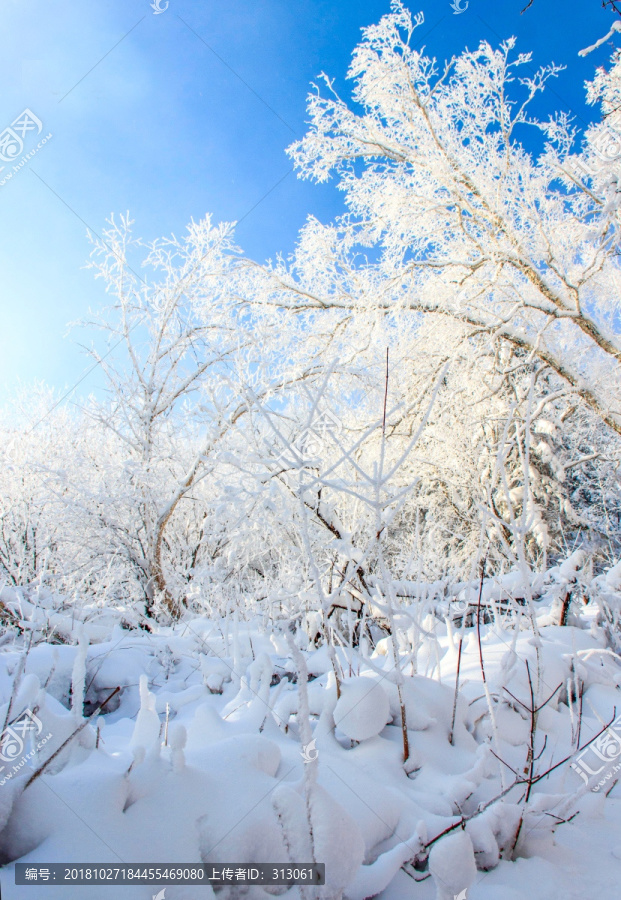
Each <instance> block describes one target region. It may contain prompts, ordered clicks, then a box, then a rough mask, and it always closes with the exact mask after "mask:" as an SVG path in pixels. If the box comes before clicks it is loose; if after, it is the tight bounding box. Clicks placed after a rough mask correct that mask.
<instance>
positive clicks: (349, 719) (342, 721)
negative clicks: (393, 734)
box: [334, 678, 391, 741]
mask: <svg viewBox="0 0 621 900" xmlns="http://www.w3.org/2000/svg"><path fill="white" fill-rule="evenodd" d="M390 718H391V715H390V703H389V700H388V695H387V694H386V691H385V690H384V688H383V687H382V685H381V684H379V683H378V682H374V681H372V679H370V678H352V679H350V680H349V681H346V682H344V683H343V685H342V687H341V696H340V697H339V699H338V701H337V704H336V706H335V708H334V721H335V723H336V725H337V727H338V728H340V730H341V731H342V732H343V734H345V735H347V737H348V738H351V740H353V741H366V740H368V739H369V738H372V737H376V736H377V735H378V734H379V733H380V731H382V729H383V728H384V726H385V725H386V724H387V722H388V721H389V720H390Z"/></svg>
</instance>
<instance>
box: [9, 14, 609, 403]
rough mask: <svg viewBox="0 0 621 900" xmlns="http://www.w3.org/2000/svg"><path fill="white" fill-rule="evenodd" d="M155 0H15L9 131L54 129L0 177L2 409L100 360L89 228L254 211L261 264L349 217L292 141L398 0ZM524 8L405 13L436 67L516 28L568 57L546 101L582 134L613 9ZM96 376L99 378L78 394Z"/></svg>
mask: <svg viewBox="0 0 621 900" xmlns="http://www.w3.org/2000/svg"><path fill="white" fill-rule="evenodd" d="M150 2H151V0H89V2H85V0H2V5H1V6H0V47H1V52H0V83H1V84H2V91H1V92H0V131H2V130H3V129H4V128H6V127H7V126H9V125H10V124H11V123H12V122H13V121H14V119H15V118H16V117H18V116H19V114H20V113H21V112H22V111H23V110H24V109H25V108H26V107H28V108H29V109H31V110H32V112H33V113H34V114H35V115H36V116H37V117H38V118H39V119H40V120H41V121H42V123H43V131H42V133H41V136H40V137H43V136H45V135H46V134H48V133H49V132H51V133H52V134H53V137H52V139H51V140H50V141H49V142H48V143H47V144H46V145H45V146H43V147H42V148H41V149H40V150H39V151H38V152H37V154H36V155H35V156H34V157H33V158H32V159H31V160H29V161H28V163H27V164H26V165H25V166H24V167H23V168H22V169H21V170H20V171H19V173H17V174H16V175H15V176H14V177H13V178H12V179H11V180H10V181H8V182H7V183H6V184H4V185H3V186H2V187H0V270H1V280H0V286H1V294H0V297H1V299H0V304H1V319H0V323H1V324H0V402H2V398H3V395H4V396H6V395H7V394H8V393H10V392H12V391H13V390H14V388H15V386H16V384H17V381H18V379H19V380H21V382H22V383H26V384H29V383H31V382H32V381H33V380H35V379H42V380H44V381H46V382H47V383H48V384H50V385H53V386H54V387H56V388H58V389H63V388H65V387H66V386H71V385H72V384H73V383H74V382H75V381H77V379H78V378H79V377H80V375H81V373H82V372H83V371H84V369H85V367H86V366H87V360H86V359H85V357H84V356H83V355H82V354H81V352H80V350H79V348H78V347H77V346H76V345H75V343H74V339H73V338H72V337H66V334H67V328H66V325H67V323H68V322H69V321H71V320H75V319H79V318H80V317H82V316H84V315H85V314H86V312H87V310H88V308H89V306H91V307H98V306H100V305H101V304H102V303H103V302H104V300H105V296H104V294H103V286H102V283H101V282H95V281H94V279H93V276H92V274H91V273H90V272H89V271H86V270H84V269H83V268H82V267H83V265H84V263H85V261H86V259H87V257H88V253H89V246H88V243H87V240H86V227H87V226H88V227H90V228H91V229H92V230H94V231H97V232H99V231H100V230H101V228H102V227H103V226H104V223H105V219H106V218H107V217H108V216H109V215H110V213H112V212H114V213H120V212H125V211H126V210H129V211H130V213H131V214H132V216H133V218H134V219H135V220H136V229H137V231H138V232H139V233H140V234H142V235H143V236H144V237H145V238H148V239H153V238H155V237H158V236H160V235H164V234H167V233H170V232H171V231H175V232H176V233H177V234H179V233H181V232H183V230H184V228H185V225H186V223H187V222H188V221H189V220H190V219H191V218H195V219H197V218H200V217H202V216H203V215H204V214H205V213H206V212H211V213H212V214H213V215H214V218H215V220H227V221H232V220H239V219H242V217H244V216H245V218H244V220H243V222H241V224H240V226H239V229H238V232H237V239H238V243H239V244H240V245H241V246H242V248H243V250H244V251H245V252H246V253H247V254H249V255H251V256H253V257H254V258H256V259H261V260H263V259H265V258H267V257H271V256H274V255H275V254H276V253H277V252H279V251H282V252H289V251H290V250H291V249H292V248H293V245H294V242H295V237H296V233H297V231H298V229H299V228H300V226H301V225H302V224H303V222H304V219H305V218H306V216H307V215H308V214H309V213H312V214H314V215H316V216H318V217H319V218H320V219H322V220H323V221H327V220H330V219H331V218H333V217H334V216H335V215H337V214H338V213H339V212H340V210H341V204H342V196H341V194H340V193H339V192H337V191H336V190H335V189H334V187H333V186H332V185H325V186H316V185H312V184H309V183H308V182H301V181H299V180H298V179H297V178H296V176H295V174H289V175H287V174H286V173H287V172H288V171H289V169H290V168H291V166H290V162H289V160H288V157H287V156H286V155H285V148H286V147H287V146H288V145H289V144H290V143H291V141H292V140H293V139H294V138H295V137H296V136H301V135H302V134H303V133H304V128H305V126H304V122H305V101H306V95H307V93H308V88H309V83H310V81H311V80H313V79H314V78H315V77H316V76H317V75H318V73H319V72H321V71H322V70H323V71H326V72H327V73H328V74H330V75H331V76H334V77H335V78H336V79H337V85H339V91H340V93H342V94H346V92H347V86H346V84H345V82H344V77H345V72H346V69H347V66H348V63H349V59H350V55H351V51H352V50H353V48H354V46H355V44H356V43H357V42H358V41H359V38H360V29H361V28H362V27H363V26H365V25H368V24H371V23H373V22H376V21H378V20H379V18H380V17H381V16H382V15H383V14H384V13H386V12H387V11H388V9H389V2H388V0H355V2H354V0H341V2H338V0H333V2H328V0H209V2H202V0H192V2H191V0H169V7H168V9H167V10H166V12H164V13H162V14H160V15H155V14H154V10H153V9H152V8H151V6H150ZM525 2H526V0H470V3H469V6H468V9H467V10H466V12H464V13H463V14H461V15H455V14H454V12H453V9H452V8H451V5H450V2H449V0H408V5H409V6H410V8H411V9H412V11H413V12H417V11H418V10H420V9H422V10H423V12H424V13H425V18H426V22H425V25H424V26H423V27H422V28H421V30H420V37H421V39H423V43H424V44H425V45H426V47H427V50H428V52H429V53H430V54H431V55H434V56H436V57H438V58H440V59H444V58H445V57H449V56H451V55H452V54H455V53H459V52H460V51H461V50H462V49H463V48H464V47H466V46H468V47H474V46H476V45H477V44H478V42H479V40H481V39H482V38H483V39H487V40H489V41H490V42H491V43H495V44H497V43H498V42H499V41H500V40H501V39H504V38H506V37H508V36H510V35H513V34H515V35H517V37H518V39H519V43H518V49H519V50H521V51H527V50H528V51H533V54H534V59H533V64H534V65H536V66H538V65H540V64H543V63H547V62H550V61H554V62H556V63H562V64H565V65H566V66H567V70H566V71H565V72H564V73H563V74H562V75H561V76H560V77H559V78H558V79H557V81H556V82H555V83H554V84H553V90H552V91H548V92H546V97H545V100H544V103H543V108H545V109H547V110H548V111H552V110H553V109H555V108H562V109H565V110H568V111H570V112H572V113H573V114H574V116H575V117H576V124H577V125H578V126H583V125H584V124H585V123H586V122H588V121H590V120H591V119H592V118H593V117H594V116H595V115H596V112H595V111H594V110H593V109H592V108H590V107H587V106H586V105H585V102H584V88H583V85H584V81H585V79H586V78H590V77H591V76H592V74H593V70H594V68H595V66H596V65H602V64H604V63H606V62H607V60H608V57H609V54H610V47H603V48H602V49H600V50H598V51H597V52H595V53H593V54H591V56H589V57H587V58H586V59H581V58H579V57H578V56H577V53H578V50H579V49H581V48H582V47H584V46H585V45H588V44H591V43H593V42H594V41H595V40H596V39H597V38H599V37H601V36H602V35H603V34H605V32H606V31H607V30H608V27H609V26H610V24H611V23H612V21H613V15H612V14H611V13H610V12H607V11H605V10H603V9H602V8H601V3H600V0H565V2H563V3H561V2H558V0H535V2H534V4H533V6H532V8H531V9H530V10H528V11H527V12H526V13H525V14H524V15H520V9H521V7H522V6H523V5H525ZM464 4H465V0H461V5H462V6H463V5H464ZM160 5H161V6H165V0H160ZM115 45H116V46H115ZM39 139H40V138H39ZM26 140H27V143H26V149H29V148H30V147H32V146H34V141H33V139H32V137H31V136H30V135H27V136H26ZM5 172H6V170H5ZM5 172H0V180H1V179H2V177H3V175H4V174H5ZM35 173H36V174H35ZM283 176H286V177H285V178H284V180H282V181H281V182H280V184H278V182H279V180H280V179H282V178H283ZM266 195H267V196H266ZM262 198H263V199H262ZM259 201H261V202H259ZM257 203H258V204H259V205H258V206H256V208H255V209H254V210H252V212H250V210H251V209H252V207H254V206H255V204H257ZM247 214H248V215H247ZM76 337H77V336H76ZM100 383H101V378H100V377H98V376H97V373H95V374H93V375H91V376H89V378H88V379H87V380H86V381H85V382H84V383H83V384H82V385H81V387H80V388H79V390H78V393H77V395H76V396H79V395H80V394H83V393H84V392H86V391H88V390H90V389H96V388H97V385H98V384H100Z"/></svg>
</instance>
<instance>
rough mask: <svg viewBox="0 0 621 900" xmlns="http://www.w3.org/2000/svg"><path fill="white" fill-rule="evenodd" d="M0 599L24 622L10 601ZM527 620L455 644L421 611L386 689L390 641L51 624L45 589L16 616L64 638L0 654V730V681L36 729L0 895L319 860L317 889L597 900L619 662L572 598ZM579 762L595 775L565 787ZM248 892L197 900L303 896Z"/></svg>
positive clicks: (610, 846) (226, 629)
mask: <svg viewBox="0 0 621 900" xmlns="http://www.w3.org/2000/svg"><path fill="white" fill-rule="evenodd" d="M558 581H559V575H558V572H557V583H558ZM552 593H553V592H552ZM550 596H551V594H550V593H549V594H548V599H549V597H550ZM4 597H5V600H6V601H7V604H8V606H9V607H11V608H13V609H14V610H16V611H17V612H18V613H19V615H21V616H22V617H23V618H24V621H25V620H26V618H27V617H28V616H30V621H31V622H32V621H33V614H32V610H31V609H30V608H29V607H28V604H27V602H26V601H24V600H23V599H22V600H21V601H20V599H19V597H17V595H16V594H12V595H11V597H9V596H8V593H7V592H6V591H5V594H4ZM408 602H409V601H408ZM20 603H21V605H20ZM46 603H47V604H48V609H47V611H45V606H46ZM535 606H536V613H537V619H538V622H539V626H540V629H539V630H540V638H539V639H537V638H536V637H535V635H534V634H533V631H532V630H531V627H530V624H529V623H528V619H527V617H526V616H525V615H523V617H522V620H521V625H520V624H519V623H517V620H516V618H515V617H513V618H512V619H511V620H510V621H509V620H505V621H504V624H503V625H502V626H501V625H500V624H498V625H482V626H481V629H480V637H481V640H480V647H479V639H478V629H477V627H476V624H475V625H474V626H473V627H464V629H463V630H462V631H461V632H460V631H458V630H457V629H455V628H451V627H449V626H448V625H447V622H446V621H442V620H441V619H440V618H438V617H435V618H434V617H432V616H431V615H428V616H427V617H426V618H425V619H424V620H423V621H422V623H421V625H420V627H421V628H422V631H423V632H424V635H425V639H424V640H423V641H422V642H418V651H417V653H414V652H413V650H412V647H414V646H416V643H415V642H413V641H412V640H411V635H410V637H409V638H408V631H407V629H406V628H404V627H396V629H395V630H396V632H397V634H398V641H397V643H398V647H397V651H398V654H399V659H400V664H401V672H402V677H401V678H399V677H398V676H396V674H395V673H396V670H395V665H394V648H393V643H392V641H391V639H390V637H385V638H383V639H382V640H380V641H379V643H378V644H377V646H376V648H375V649H374V650H370V649H369V648H368V647H367V646H365V645H361V646H360V647H358V648H356V649H351V648H346V647H338V648H335V652H334V653H333V654H330V653H329V652H328V649H327V648H326V647H325V646H320V647H319V648H315V646H314V645H313V643H312V642H310V641H309V640H308V638H307V636H306V635H305V633H304V632H303V631H302V630H298V631H297V633H296V634H295V636H293V635H292V634H291V632H290V631H288V630H287V629H286V628H284V627H283V629H282V630H280V631H278V630H276V631H272V632H271V633H270V632H269V630H267V629H266V628H265V627H264V624H265V623H263V622H262V621H261V620H260V619H258V618H252V619H249V620H246V621H243V620H242V619H241V618H239V619H238V618H230V619H229V620H222V621H213V620H209V619H207V618H200V617H195V618H188V619H186V620H184V621H182V622H180V623H178V624H176V625H175V626H174V627H173V626H171V627H159V628H156V629H155V630H154V632H153V633H148V632H146V631H140V630H128V629H126V628H123V627H122V626H121V624H120V621H119V615H118V614H117V613H114V612H112V611H104V612H102V613H100V614H99V619H98V620H97V619H96V618H95V617H94V616H93V615H89V614H88V611H86V613H85V617H86V619H87V621H85V622H77V621H73V622H72V621H71V618H70V617H68V618H67V619H63V617H62V615H60V614H58V613H56V612H53V599H52V598H48V600H47V601H42V602H41V604H39V606H38V613H37V615H38V616H39V617H40V616H47V617H48V618H49V616H50V615H51V616H55V617H56V618H55V620H54V621H55V625H56V627H57V629H58V633H62V632H63V629H66V633H72V635H73V643H56V644H54V643H51V642H49V641H39V642H38V643H36V642H33V646H32V647H31V648H30V650H29V652H28V654H27V659H26V660H25V667H24V672H23V675H22V676H21V677H19V673H20V671H21V667H22V664H23V660H24V659H25V656H24V652H23V641H22V640H20V639H16V640H15V642H13V643H10V642H7V641H5V644H4V647H3V652H2V655H1V656H0V691H1V695H0V696H1V698H2V702H3V706H2V707H1V708H0V715H1V716H2V721H4V718H5V716H6V712H7V704H8V702H9V699H10V697H11V693H12V685H13V683H14V682H15V680H16V678H17V679H18V680H19V684H18V688H17V690H16V691H15V692H14V695H13V700H12V706H11V713H10V716H9V719H10V721H15V720H16V719H19V716H20V714H22V713H23V711H24V710H30V711H32V713H33V714H34V715H35V716H36V719H37V720H38V722H39V725H40V728H39V731H38V732H36V729H34V730H31V732H29V735H30V737H29V738H28V739H26V738H25V741H26V744H27V746H24V748H23V749H22V753H21V755H20V756H19V757H18V756H15V759H16V760H17V759H18V758H21V757H22V756H24V755H28V756H29V758H28V759H27V761H26V763H25V764H24V765H22V766H21V768H19V770H18V771H17V772H15V773H14V774H13V775H10V772H11V769H12V766H11V765H10V764H9V763H5V767H6V768H5V771H4V772H2V773H0V829H2V830H1V831H0V853H1V857H2V861H3V863H5V867H4V869H3V870H2V873H1V875H0V877H1V879H2V888H3V897H5V898H8V900H22V898H23V900H28V898H35V897H38V896H40V897H45V898H49V900H60V898H65V897H66V896H68V890H69V894H70V895H71V896H75V897H82V896H83V897H85V898H92V900H99V898H102V900H103V898H110V897H111V896H112V895H114V897H115V900H116V898H121V900H124V898H127V900H129V898H136V900H139V898H144V900H147V898H152V897H153V894H154V893H155V889H154V887H153V886H151V885H142V886H129V887H119V886H115V887H114V888H111V887H109V886H102V887H97V886H90V887H73V888H71V889H67V888H66V887H61V886H53V885H45V886H43V885H39V886H35V885H34V884H30V885H28V886H25V887H17V886H15V884H14V881H15V878H14V868H13V867H14V863H15V862H25V863H29V862H30V863H34V862H38V863H50V862H67V863H86V862H109V863H118V862H119V861H121V860H122V861H125V862H153V863H163V862H168V863H173V862H184V863H188V862H200V861H203V862H206V863H213V864H225V863H233V862H238V863H239V862H246V863H253V862H270V863H271V862H274V863H277V862H280V863H286V862H287V861H292V862H311V861H312V859H313V858H314V860H315V861H317V862H323V863H325V864H326V882H327V883H326V887H325V888H323V889H322V890H321V893H320V894H319V895H318V896H321V897H331V898H339V897H343V898H349V900H363V898H366V897H371V896H380V897H381V898H383V900H398V898H406V897H412V898H420V900H427V898H428V900H432V898H434V897H437V898H441V900H453V898H454V897H456V896H462V897H465V896H467V897H469V898H471V900H492V898H493V900H497V898H498V900H519V898H528V900H534V898H541V900H552V898H557V897H558V898H563V900H568V898H578V897H580V898H584V897H585V896H588V897H598V898H599V900H613V898H615V900H616V898H617V897H618V896H619V883H618V882H619V877H618V876H619V872H620V871H621V867H620V865H619V861H620V860H621V850H620V849H619V846H620V844H619V837H620V836H621V792H620V790H619V787H618V785H616V781H615V779H616V778H617V777H618V776H617V775H616V774H614V773H613V774H612V775H611V776H610V777H609V779H608V781H603V777H605V776H606V774H607V773H608V772H609V771H612V770H613V769H614V766H615V765H616V764H617V763H618V762H621V727H620V726H619V725H615V724H614V719H615V717H616V715H617V710H618V709H619V708H621V703H620V692H619V685H620V684H621V667H620V666H619V659H618V657H616V656H615V654H614V653H612V651H610V650H609V649H607V646H606V641H605V638H604V633H603V631H602V629H601V628H600V627H599V625H598V624H597V611H596V607H595V605H594V604H589V605H587V606H585V607H584V610H583V611H582V612H581V613H580V615H577V614H572V622H573V624H571V625H567V626H564V627H561V626H559V625H557V624H552V622H553V621H554V616H555V605H554V602H552V603H546V601H545V598H544V600H542V601H539V602H538V603H536V604H535ZM42 610H43V611H42ZM404 616H405V613H404ZM34 618H36V617H34ZM400 625H401V626H403V625H404V623H403V622H401V623H400V622H399V621H398V620H397V622H396V626H400ZM516 625H517V627H516ZM412 627H413V626H412ZM461 639H463V643H462V651H461V660H460V678H459V693H458V696H457V703H456V705H455V684H456V671H457V664H458V659H459V649H458V648H459V641H460V640H461ZM481 659H483V665H484V671H485V677H486V683H485V684H484V683H483V678H482V668H481ZM304 668H306V669H307V670H308V680H306V678H305V674H304ZM335 668H336V674H337V675H338V681H339V693H340V697H338V698H337V687H336V676H335ZM399 681H402V684H400V685H399V684H398V682H399ZM117 687H120V689H121V690H120V691H119V692H118V693H117V694H116V695H115V696H114V697H113V698H112V700H111V701H110V703H109V705H108V706H107V707H105V709H104V711H103V712H102V713H100V714H99V715H98V716H95V717H94V718H92V719H91V721H90V722H89V723H88V724H87V725H86V726H85V727H84V728H82V730H81V731H80V732H79V733H78V734H77V735H76V736H75V737H74V738H73V739H72V740H70V741H69V742H68V743H65V742H66V741H67V738H68V737H69V736H70V735H71V734H72V733H73V732H74V731H75V729H76V728H77V727H79V725H80V724H82V723H83V722H84V721H85V720H84V716H85V715H86V716H87V715H89V714H90V713H91V712H92V711H93V710H94V709H95V708H96V707H97V705H98V704H99V703H101V702H102V701H103V700H104V699H105V698H106V697H107V696H109V695H110V693H112V691H113V690H114V689H115V688H117ZM531 687H532V695H531ZM486 694H487V697H486ZM400 696H401V701H402V703H403V707H404V710H405V716H406V721H407V734H408V741H409V755H408V758H407V760H406V761H405V763H404V761H403V733H402V719H401V702H400ZM533 697H534V698H535V705H536V706H538V707H539V712H538V714H537V716H536V723H535V726H536V727H535V731H534V748H535V761H534V763H533V768H532V772H531V777H530V781H531V790H530V795H529V797H528V798H527V800H526V798H525V791H526V790H527V787H528V786H527V785H526V784H525V782H526V781H528V780H529V779H528V778H527V777H526V776H525V774H524V773H525V771H527V772H528V768H529V762H528V747H529V743H530V735H531V728H532V725H533V721H532V718H533V717H532V716H531V713H530V711H529V710H530V709H531V708H532V706H533V703H532V698H533ZM580 698H581V699H580ZM83 703H84V705H82V704H83ZM454 709H455V713H453V710H454ZM453 716H454V723H453ZM609 723H613V724H612V725H611V726H610V728H609V729H608V731H604V733H603V735H602V736H600V737H598V738H597V739H596V741H595V742H593V743H592V744H590V745H589V746H588V747H586V750H581V748H584V747H585V745H587V744H588V742H590V741H592V739H593V738H595V737H596V736H597V735H598V734H599V733H600V732H602V729H603V726H604V725H607V724H609ZM37 727H38V726H37ZM451 734H452V742H451V741H450V737H451ZM41 735H42V736H43V737H44V738H45V737H46V736H47V735H51V737H49V739H47V740H46V742H45V744H44V745H43V746H42V747H41V748H40V750H39V751H38V752H35V753H31V750H32V748H33V747H34V744H32V743H30V744H28V740H30V741H31V742H32V741H35V740H36V741H40V738H41ZM63 744H64V747H63ZM3 746H4V747H5V748H6V739H5V744H4V745H3ZM60 747H63V749H61V750H60V752H59V753H58V754H57V755H56V756H55V757H54V759H53V760H51V762H50V764H49V765H48V766H47V767H46V768H45V769H44V770H43V771H42V772H41V773H40V774H39V775H38V776H37V777H36V778H34V780H32V782H31V784H30V785H29V786H28V787H27V788H26V789H25V790H24V786H25V784H26V783H27V781H28V780H29V779H31V778H32V776H33V773H34V772H35V771H37V770H38V768H40V766H41V765H42V763H44V762H45V760H47V759H49V758H50V757H51V756H52V754H54V753H55V751H57V750H58V748H60ZM589 754H592V755H589ZM563 760H565V761H563ZM581 760H582V761H584V762H585V763H586V764H587V765H588V767H589V768H588V770H587V771H591V772H596V771H597V770H599V769H601V770H602V771H601V773H598V774H597V775H596V776H594V777H593V778H590V780H589V782H588V785H587V784H584V782H583V779H582V778H581V776H580V774H579V771H578V770H579V769H580V768H581V766H582V763H581ZM572 762H573V764H574V766H573V767H572V765H571V763H572ZM559 763H561V764H560V765H559ZM525 767H526V769H525ZM553 767H554V768H553ZM548 770H551V771H550V772H549V774H548V775H546V776H545V777H541V778H540V776H542V775H544V773H546V772H547V771H548ZM582 771H584V768H582ZM7 773H8V774H9V776H10V777H7ZM585 778H586V776H585ZM599 780H601V781H603V783H602V784H601V785H600V784H599ZM516 781H517V782H519V783H518V784H515V782H516ZM613 785H614V786H613ZM611 787H612V790H611ZM607 793H608V794H609V796H606V794H607ZM572 816H575V817H574V818H571V817H572ZM462 817H463V820H464V821H463V825H464V827H462ZM570 818H571V821H563V820H567V819H570ZM520 822H521V825H520ZM452 825H455V826H456V827H455V828H453V830H449V831H448V832H447V834H446V835H445V836H444V837H442V838H441V839H439V840H436V841H434V840H433V839H434V838H436V837H437V836H438V835H440V834H442V833H443V832H445V831H446V830H447V829H450V827H451V826H452ZM518 830H519V836H518V839H517V842H516V835H517V834H518ZM514 845H515V846H514ZM271 891H272V894H269V893H268V892H267V890H266V889H263V888H259V887H241V886H235V887H232V888H222V889H220V888H218V889H216V893H217V894H219V895H221V896H223V897H236V896H240V897H241V896H247V897H250V898H253V897H256V898H259V897H265V896H270V895H273V893H281V894H282V895H283V896H286V897H288V898H296V897H302V898H304V897H310V896H314V895H313V894H311V893H309V889H308V888H307V889H303V890H302V891H300V889H299V888H296V887H292V888H289V889H285V888H273V889H271ZM285 891H286V893H283V892H285ZM463 891H466V892H467V893H466V894H464V893H463ZM165 896H166V898H167V900H182V898H184V900H198V898H201V897H209V896H212V888H211V887H209V886H203V887H195V886H192V887H189V886H187V887H180V886H176V887H175V886H170V887H167V888H166V895H165Z"/></svg>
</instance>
